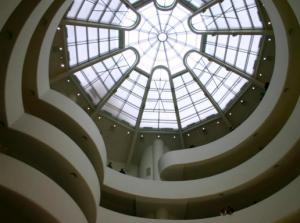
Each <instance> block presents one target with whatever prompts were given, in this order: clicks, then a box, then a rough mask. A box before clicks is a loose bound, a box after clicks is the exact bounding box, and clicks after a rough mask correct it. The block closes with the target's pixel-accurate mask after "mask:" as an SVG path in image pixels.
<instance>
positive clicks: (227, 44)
mask: <svg viewBox="0 0 300 223" xmlns="http://www.w3.org/2000/svg"><path fill="white" fill-rule="evenodd" d="M229 39H230V35H228V37H227V43H226V47H225V49H226V51H225V55H224V62H225V60H226V57H227V52H228V46H229Z"/></svg>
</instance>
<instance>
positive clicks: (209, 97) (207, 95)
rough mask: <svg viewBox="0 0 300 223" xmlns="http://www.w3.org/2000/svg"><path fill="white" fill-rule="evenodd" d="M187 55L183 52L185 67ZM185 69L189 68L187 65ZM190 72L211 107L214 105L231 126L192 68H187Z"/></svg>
mask: <svg viewBox="0 0 300 223" xmlns="http://www.w3.org/2000/svg"><path fill="white" fill-rule="evenodd" d="M187 55H189V54H188V53H187V54H185V58H184V65H185V66H186V67H187V65H186V58H187ZM187 69H189V68H188V67H187ZM189 71H190V74H191V75H192V77H193V78H194V80H195V82H196V83H197V84H198V85H199V87H200V88H201V90H202V91H203V92H204V95H205V96H206V97H207V98H208V100H209V101H210V102H211V103H212V105H213V107H215V109H216V110H217V111H218V113H219V115H220V116H221V117H222V119H223V120H224V122H225V123H226V125H228V127H230V126H231V124H230V122H229V121H228V119H227V118H226V117H225V115H224V113H223V112H222V110H221V109H220V107H219V105H218V104H217V103H216V101H215V100H214V99H213V98H212V96H211V95H210V94H209V92H208V91H207V89H206V88H205V87H204V86H203V84H202V83H201V81H200V80H199V79H198V78H197V76H196V75H195V73H194V72H193V71H192V70H189Z"/></svg>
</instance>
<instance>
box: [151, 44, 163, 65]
mask: <svg viewBox="0 0 300 223" xmlns="http://www.w3.org/2000/svg"><path fill="white" fill-rule="evenodd" d="M160 45H161V42H159V44H158V47H157V50H156V54H155V56H154V59H153V64H152V69H153V67H154V64H155V62H156V58H157V55H158V51H159V47H160Z"/></svg>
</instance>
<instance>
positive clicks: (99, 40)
mask: <svg viewBox="0 0 300 223" xmlns="http://www.w3.org/2000/svg"><path fill="white" fill-rule="evenodd" d="M96 29H97V38H98V42H97V44H98V47H97V48H98V56H99V57H100V42H101V39H100V34H99V28H96Z"/></svg>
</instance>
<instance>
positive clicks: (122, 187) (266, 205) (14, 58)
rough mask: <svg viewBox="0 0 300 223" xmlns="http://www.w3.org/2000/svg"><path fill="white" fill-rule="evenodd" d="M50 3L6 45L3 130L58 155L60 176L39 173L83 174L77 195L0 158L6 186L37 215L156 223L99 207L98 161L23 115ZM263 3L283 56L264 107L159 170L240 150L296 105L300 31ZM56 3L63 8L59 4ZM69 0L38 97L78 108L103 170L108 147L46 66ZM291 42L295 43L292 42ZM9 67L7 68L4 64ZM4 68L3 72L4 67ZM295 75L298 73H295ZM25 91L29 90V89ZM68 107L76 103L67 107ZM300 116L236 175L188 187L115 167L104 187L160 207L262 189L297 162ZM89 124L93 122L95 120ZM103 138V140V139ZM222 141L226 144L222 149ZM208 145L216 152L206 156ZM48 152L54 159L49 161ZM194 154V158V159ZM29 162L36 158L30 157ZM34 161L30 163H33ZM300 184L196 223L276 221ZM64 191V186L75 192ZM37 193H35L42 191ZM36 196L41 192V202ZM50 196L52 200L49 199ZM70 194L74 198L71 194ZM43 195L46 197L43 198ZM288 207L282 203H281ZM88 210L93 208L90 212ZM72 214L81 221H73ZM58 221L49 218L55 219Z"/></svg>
mask: <svg viewBox="0 0 300 223" xmlns="http://www.w3.org/2000/svg"><path fill="white" fill-rule="evenodd" d="M52 2H53V1H50V0H42V1H40V2H39V1H35V2H34V3H36V7H33V8H34V9H33V11H32V12H31V13H30V17H29V19H28V20H26V22H25V23H24V26H23V27H16V29H17V28H19V32H20V33H19V34H18V33H15V34H16V35H15V39H13V41H15V42H12V44H11V45H9V44H8V45H7V48H5V47H4V48H5V49H6V50H7V51H9V49H11V52H10V54H9V55H7V56H9V58H6V60H4V62H3V61H2V62H3V64H4V65H5V66H6V65H7V72H6V73H5V74H6V75H7V78H6V82H5V93H4V94H3V95H1V105H2V106H3V107H4V112H1V118H5V120H4V121H5V124H6V126H7V127H8V128H7V129H4V130H3V128H2V127H1V128H2V129H1V131H4V132H5V131H15V132H18V133H19V134H20V135H22V137H24V138H26V137H27V138H28V139H29V140H28V145H30V144H32V145H36V144H37V143H40V145H41V147H40V149H41V151H40V152H41V154H44V158H47V159H48V160H51V158H53V161H54V164H56V163H55V161H58V160H59V161H60V162H59V163H58V166H59V165H61V168H60V170H61V173H59V172H58V171H56V173H55V174H53V175H52V174H50V173H48V171H49V170H47V167H46V166H45V169H44V170H43V168H40V169H39V168H38V167H36V168H37V169H39V170H40V171H41V172H44V173H45V174H48V175H49V178H50V177H54V178H55V177H58V176H60V174H63V173H64V172H65V173H69V170H71V169H73V170H75V171H76V172H78V176H79V181H78V182H81V186H79V185H75V186H74V188H75V189H74V190H71V186H70V185H65V184H63V183H60V184H56V183H54V182H53V181H52V180H50V179H49V178H48V177H47V176H45V175H43V174H41V173H40V172H39V171H37V170H35V169H33V168H32V167H29V166H27V165H26V164H23V163H21V162H20V161H15V160H14V159H12V158H10V157H7V156H4V155H2V154H0V159H1V161H2V162H0V166H3V169H2V168H0V174H1V177H0V183H1V186H2V187H5V188H10V189H11V190H12V191H14V193H18V194H19V196H20V197H25V198H26V199H27V200H30V199H32V200H34V201H36V204H37V205H38V206H39V210H40V211H41V212H43V213H46V212H48V213H49V214H51V215H52V217H53V221H58V222H86V219H85V217H84V215H83V214H82V213H84V214H85V216H86V217H87V219H88V221H89V222H95V221H96V218H97V221H98V222H120V221H122V222H151V221H152V220H149V219H140V218H133V217H129V216H124V215H121V214H118V213H114V212H110V211H107V210H105V209H103V208H101V207H100V208H98V207H97V206H98V203H99V200H100V186H99V181H98V176H99V175H101V174H99V172H98V175H97V174H96V171H98V170H96V171H95V161H92V163H93V165H92V164H91V162H90V160H92V159H91V158H90V157H89V158H87V156H86V155H85V153H83V152H82V148H80V147H79V146H78V145H77V144H76V143H75V142H74V141H75V140H73V139H71V138H69V137H68V134H66V133H64V132H62V131H60V130H59V129H58V128H56V127H54V126H53V125H54V123H51V121H49V123H47V122H45V121H42V120H40V119H39V118H36V117H33V116H31V115H28V114H25V113H24V108H23V102H22V92H21V89H22V86H21V79H22V75H23V70H22V68H23V64H24V58H25V55H26V53H28V52H27V51H26V49H27V48H28V46H29V43H30V39H31V37H32V35H33V34H34V31H35V29H36V27H37V26H38V23H39V21H40V18H41V17H42V16H43V15H44V13H45V12H46V11H47V9H48V8H49V7H50V5H51V4H52ZM263 2H264V4H265V7H266V8H267V10H268V11H269V15H270V17H271V20H272V22H273V27H274V31H275V35H276V43H277V44H276V50H277V52H280V53H277V54H276V61H280V63H276V66H275V71H274V74H273V80H272V83H271V85H270V88H269V90H268V93H267V94H266V96H265V99H264V101H263V103H261V104H260V106H259V107H258V108H257V110H256V111H255V112H254V113H253V114H252V116H251V117H250V118H249V119H248V120H247V121H246V122H245V123H244V124H243V125H242V126H241V127H240V128H239V131H234V132H232V133H231V134H229V135H227V136H226V137H224V138H223V139H220V140H218V141H216V142H214V143H211V144H209V145H207V147H205V146H204V147H203V148H204V152H203V151H202V152H201V153H200V152H195V151H196V150H195V149H193V150H189V151H188V152H187V150H185V151H184V152H180V153H177V151H176V155H177V156H178V157H176V156H174V155H172V156H171V155H170V157H169V156H167V155H168V154H175V152H170V153H168V154H166V155H165V157H167V158H164V157H163V158H162V159H161V161H160V168H161V171H163V170H164V169H166V168H168V167H170V166H172V165H177V164H179V165H181V164H188V163H190V162H198V161H199V157H198V158H194V156H200V155H201V159H202V160H204V159H210V158H212V157H214V156H216V155H220V154H221V153H225V152H226V151H230V149H232V148H234V147H238V146H239V145H240V144H241V143H242V142H243V141H245V140H246V139H247V138H248V137H251V136H252V135H253V133H255V132H256V131H257V129H259V128H260V127H261V126H262V125H264V122H268V119H270V117H273V115H274V114H275V111H274V109H275V108H276V109H277V107H276V106H278V103H279V104H280V105H281V106H282V105H284V104H285V101H286V102H291V101H292V100H291V101H289V98H294V100H297V99H298V97H299V91H298V89H297V86H299V74H298V73H299V69H298V70H295V69H294V66H295V61H296V60H299V58H300V57H299V55H298V54H299V53H298V52H294V51H293V52H292V53H294V54H291V52H290V51H291V47H292V48H293V47H294V48H295V46H298V45H297V44H296V43H295V42H296V41H297V40H298V39H299V38H298V36H299V27H296V28H295V34H294V36H290V37H287V35H286V27H284V24H283V23H282V22H281V20H280V15H279V14H278V12H277V9H276V8H275V6H274V4H273V2H272V1H271V0H264V1H263ZM291 2H293V4H295V1H292V0H291ZM25 3H26V2H25ZM55 3H56V4H58V3H57V2H55ZM70 3H71V1H66V2H65V3H63V4H62V5H63V6H62V7H65V8H63V9H62V8H60V10H58V13H60V15H59V14H57V16H54V20H53V23H52V22H51V25H50V26H49V33H47V34H49V36H48V35H46V36H45V39H44V41H43V43H42V45H41V48H40V49H39V59H38V69H37V74H38V77H37V83H36V84H37V88H38V89H40V90H38V91H37V92H38V96H39V97H41V98H42V100H43V103H48V104H49V105H50V106H52V107H55V109H56V110H61V111H63V112H62V113H67V112H69V110H70V108H74V110H75V111H74V113H72V115H70V117H71V118H70V119H73V122H74V123H75V122H76V125H80V126H81V128H82V130H83V131H85V132H86V133H87V136H88V137H89V138H91V139H92V140H94V141H95V142H94V147H93V148H94V150H95V151H96V152H99V153H98V157H97V159H98V160H100V162H102V163H101V164H100V168H102V167H103V165H104V164H105V162H106V153H105V147H104V144H101V142H100V144H97V143H96V140H97V139H99V138H97V137H98V135H96V133H95V131H94V130H88V129H90V127H89V126H87V124H86V123H84V122H85V121H87V115H86V114H85V116H84V115H83V113H82V112H79V110H78V108H76V109H75V105H74V103H73V102H71V101H70V100H68V99H67V98H65V97H64V99H62V100H65V99H66V100H68V102H66V104H67V105H66V107H64V105H62V104H59V102H58V101H59V100H60V99H61V98H60V97H63V96H60V97H59V96H57V94H56V93H53V92H51V90H49V80H48V79H47V78H48V77H47V75H45V73H47V72H46V71H47V66H48V65H49V63H48V59H49V56H47V55H46V56H44V54H47V53H48V52H49V49H50V43H51V38H52V39H53V36H54V30H55V28H56V26H57V24H58V20H59V16H61V14H62V12H63V11H65V10H66V8H67V6H68V4H70ZM21 4H22V3H21ZM48 37H49V38H48ZM288 42H289V44H290V45H287V43H288ZM2 45H3V43H2ZM2 45H1V47H2ZM288 47H290V49H288ZM5 52H6V51H5ZM29 53H30V52H29ZM297 53H298V54H297ZM28 55H29V54H28ZM295 58H296V59H295ZM6 62H8V63H7V64H5V63H6ZM1 65H2V64H1ZM288 66H289V67H288ZM1 71H3V69H2V70H1ZM297 72H298V73H297ZM292 73H293V74H294V75H295V76H292V75H293V74H292ZM5 74H4V75H5ZM285 74H287V75H285ZM286 77H288V79H287V80H285V78H286ZM45 79H47V80H45ZM291 82H293V84H294V85H293V84H291ZM287 84H288V87H290V88H291V89H290V91H289V93H290V95H288V96H286V95H287V94H285V93H282V92H283V91H282V90H283V89H284V88H285V87H286V86H287ZM25 86H27V85H26V84H25ZM28 86H29V85H28ZM294 86H295V87H294ZM295 89H296V90H295ZM291 94H293V95H291ZM2 97H5V99H4V100H3V98H2ZM43 97H44V98H43ZM55 97H56V99H55ZM278 101H279V102H278ZM282 101H283V102H282ZM69 102H70V103H73V104H72V105H71V104H68V103H69ZM55 103H57V104H55ZM72 106H73V107H72ZM292 107H293V106H292ZM70 112H71V111H70ZM78 117H79V118H80V119H81V117H82V120H81V121H82V123H81V121H77V120H76V119H77V118H78ZM275 117H276V115H275ZM299 117H300V102H299V101H298V102H297V105H296V107H294V111H293V113H292V114H291V116H290V117H289V120H288V121H287V122H286V124H285V125H284V127H283V128H282V129H281V131H280V132H279V133H278V135H277V136H276V137H275V138H274V139H273V140H272V141H271V142H270V143H269V145H268V146H266V147H265V148H264V150H263V151H261V152H260V153H259V154H258V155H256V156H254V157H252V158H251V159H249V160H248V161H246V162H245V163H243V164H241V165H239V166H237V167H235V168H233V169H232V170H229V171H226V172H224V173H221V174H218V175H215V176H212V177H208V178H205V179H199V180H193V181H189V182H164V181H149V180H143V179H138V178H134V177H130V176H126V175H122V174H120V173H118V172H116V171H113V170H110V169H107V171H106V173H105V172H104V170H103V171H102V170H101V171H102V172H103V175H101V177H102V178H103V177H104V184H105V186H106V187H109V188H110V189H112V190H116V191H118V192H119V193H123V194H124V195H128V194H129V195H132V196H135V197H143V198H151V199H152V200H151V201H152V202H154V203H155V202H158V200H160V199H170V200H174V201H175V200H182V199H195V198H201V197H208V196H210V195H214V194H218V193H220V192H224V191H230V190H233V189H236V188H238V187H242V186H245V185H250V184H251V183H254V182H255V183H257V184H258V185H259V184H261V183H263V182H264V179H262V178H263V176H264V175H267V174H271V173H270V171H272V169H273V166H274V165H275V164H277V163H278V162H279V161H284V160H293V156H292V154H294V153H296V154H298V153H297V152H298V148H299V146H300V141H299V138H300V121H299ZM75 120H76V121H75ZM89 120H90V119H89ZM275 121H276V120H274V119H273V120H272V122H273V123H274V122H275ZM87 122H88V123H91V121H87ZM94 127H95V125H94V124H93V127H92V128H94ZM8 135H9V134H8ZM20 138H21V136H20ZM100 139H102V138H101V137H100ZM8 141H9V140H8ZM220 142H222V145H221V144H220ZM102 143H103V142H102ZM211 145H215V146H216V148H212V147H211ZM221 146H222V148H221ZM218 147H219V149H221V151H218V150H217V149H218ZM161 148H163V147H162V146H161V147H160V150H159V151H160V153H158V155H157V156H156V157H159V154H161ZM206 148H211V149H210V150H209V151H208V150H207V151H206ZM98 150H99V151H98ZM47 153H48V155H49V156H46V154H47ZM191 154H192V156H193V157H191ZM28 157H29V158H30V156H28ZM10 160H13V161H10ZM200 161H201V160H200ZM28 163H31V162H30V161H28ZM6 164H7V165H6ZM11 167H13V168H11ZM48 168H49V167H48ZM3 171H4V172H3ZM14 171H16V172H14ZM20 172H21V173H22V174H21V175H20V176H17V173H20ZM104 174H105V175H104ZM27 177H28V178H29V179H31V178H30V177H33V178H35V179H38V180H40V181H41V186H40V187H39V188H38V187H37V185H36V184H34V183H33V182H31V184H29V182H28V179H27ZM24 183H28V184H27V185H26V187H24V188H22V187H21V185H22V184H24ZM32 183H33V184H32ZM75 184H76V183H75ZM299 187H300V179H299V177H298V178H297V179H295V180H294V181H293V182H291V183H290V184H289V185H287V186H286V187H284V188H283V189H282V190H280V191H278V192H277V193H275V194H274V195H272V196H271V197H269V198H267V199H265V200H264V201H262V202H260V203H258V204H256V205H254V206H251V207H249V208H246V209H244V210H241V211H239V212H236V213H235V214H234V215H233V216H232V218H221V217H218V218H211V219H203V220H194V221H191V222H217V221H218V222H273V221H275V220H278V219H280V218H282V217H284V216H285V215H288V214H289V213H291V212H293V211H295V210H296V209H297V208H299V206H300V197H299V196H295V194H298V192H299ZM62 188H64V189H65V191H67V192H68V193H69V195H68V194H67V193H66V192H65V191H64V190H63V189H62ZM80 188H84V189H85V191H82V190H79V189H80ZM170 188H171V189H170ZM33 189H35V190H36V191H37V194H36V191H35V190H33ZM72 189H73V188H72ZM0 190H1V189H0ZM45 191H51V194H43V192H45ZM76 192H77V193H79V194H78V196H77V195H76V194H75V193H76ZM38 194H40V197H36V195H38ZM50 195H51V196H52V197H49V196H50ZM70 195H71V197H72V198H70V197H68V196H70ZM43 196H44V197H43ZM41 198H44V200H43V199H41ZM49 199H50V200H51V199H52V200H51V201H53V203H51V205H49V204H47V203H45V202H46V201H47V200H49ZM59 199H62V201H61V202H62V203H61V204H59V203H58V201H59ZM73 199H74V200H75V201H76V203H77V204H76V203H75V202H74V200H73ZM85 199H86V200H85ZM86 202H88V204H89V205H90V206H89V205H86ZM283 203H284V205H282V204H283ZM56 204H57V206H56ZM47 205H48V206H47ZM60 205H61V206H60ZM68 205H69V206H70V211H74V212H75V213H76V215H74V214H71V213H67V214H66V216H64V215H63V214H62V213H61V211H62V210H64V208H65V207H66V206H68ZM77 205H78V206H77ZM84 205H86V207H84ZM79 207H80V209H81V210H80V209H79ZM89 207H91V208H90V210H89ZM64 213H65V212H64ZM97 214H98V217H97ZM74 216H75V217H76V218H77V219H73V217H74ZM53 221H52V220H51V222H53ZM162 221H163V220H159V221H157V220H156V222H162ZM172 222H180V221H172Z"/></svg>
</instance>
